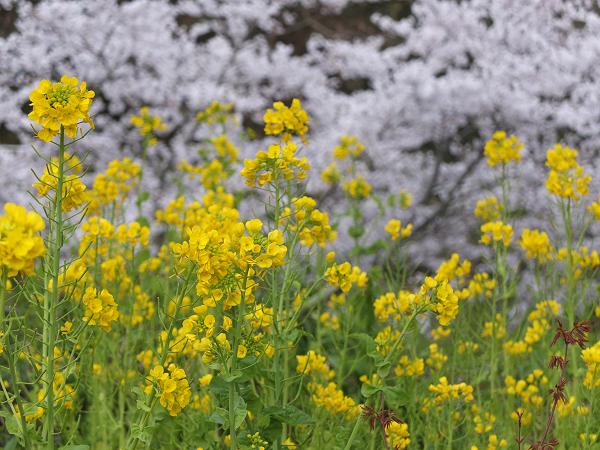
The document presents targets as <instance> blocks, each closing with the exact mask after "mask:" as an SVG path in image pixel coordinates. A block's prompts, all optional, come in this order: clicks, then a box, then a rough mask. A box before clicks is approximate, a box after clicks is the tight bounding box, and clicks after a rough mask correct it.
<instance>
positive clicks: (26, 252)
mask: <svg viewBox="0 0 600 450" xmlns="http://www.w3.org/2000/svg"><path fill="white" fill-rule="evenodd" d="M45 227H46V224H45V223H44V220H43V219H42V217H41V216H40V215H39V214H37V213H35V212H33V211H27V210H26V209H25V208H24V207H23V206H19V205H15V204H14V203H6V204H5V205H4V214H3V215H1V216H0V272H1V271H2V270H6V271H7V275H8V276H10V277H12V276H15V275H16V274H18V273H24V274H26V275H29V274H31V273H32V272H33V268H34V262H35V260H36V258H39V257H40V256H42V255H44V253H45V252H46V247H45V245H44V240H43V238H42V237H41V236H39V235H38V233H39V232H40V231H42V230H43V229H44V228H45ZM2 289H4V286H2Z"/></svg>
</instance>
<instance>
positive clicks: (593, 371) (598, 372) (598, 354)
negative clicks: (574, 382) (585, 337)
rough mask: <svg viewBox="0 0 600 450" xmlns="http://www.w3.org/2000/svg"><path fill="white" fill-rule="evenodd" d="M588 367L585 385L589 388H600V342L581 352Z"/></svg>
mask: <svg viewBox="0 0 600 450" xmlns="http://www.w3.org/2000/svg"><path fill="white" fill-rule="evenodd" d="M581 357H582V358H583V362H584V363H585V365H586V367H587V372H586V374H585V380H584V381H583V384H584V385H585V386H586V387H588V388H590V389H591V388H594V387H600V341H599V342H596V343H595V344H594V345H592V346H591V347H589V348H586V349H583V350H582V351H581Z"/></svg>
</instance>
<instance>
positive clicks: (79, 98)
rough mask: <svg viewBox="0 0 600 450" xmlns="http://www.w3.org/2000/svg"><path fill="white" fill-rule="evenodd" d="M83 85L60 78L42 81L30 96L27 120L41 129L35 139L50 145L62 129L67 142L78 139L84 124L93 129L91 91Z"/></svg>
mask: <svg viewBox="0 0 600 450" xmlns="http://www.w3.org/2000/svg"><path fill="white" fill-rule="evenodd" d="M86 87H87V85H86V83H85V82H82V83H81V85H80V84H79V81H78V80H77V78H75V77H68V76H67V75H63V76H62V77H61V79H60V82H55V83H52V82H50V81H49V80H42V81H40V84H39V85H38V87H37V88H36V89H35V90H34V91H33V92H32V93H31V94H30V95H29V100H30V101H31V103H30V106H31V107H32V108H33V110H32V111H31V112H30V113H29V118H30V119H31V120H33V121H34V122H36V123H38V124H39V125H41V126H42V129H41V130H40V131H38V133H37V137H38V138H40V139H42V140H43V141H51V140H52V138H53V137H54V136H56V135H57V134H58V132H59V131H60V127H61V126H62V127H64V129H65V133H66V135H67V136H68V137H70V138H75V137H77V126H78V124H79V123H80V122H82V121H83V122H86V123H87V124H88V125H90V126H91V127H93V123H92V120H91V119H90V116H89V109H90V105H91V104H92V99H93V98H94V91H88V90H87V88H86Z"/></svg>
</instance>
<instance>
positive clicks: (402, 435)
mask: <svg viewBox="0 0 600 450" xmlns="http://www.w3.org/2000/svg"><path fill="white" fill-rule="evenodd" d="M386 433H387V436H388V439H389V444H390V448H393V449H394V450H403V449H405V448H407V447H408V446H409V444H410V433H409V432H408V424H406V423H404V422H402V423H398V422H392V423H390V425H389V426H388V427H387V430H386Z"/></svg>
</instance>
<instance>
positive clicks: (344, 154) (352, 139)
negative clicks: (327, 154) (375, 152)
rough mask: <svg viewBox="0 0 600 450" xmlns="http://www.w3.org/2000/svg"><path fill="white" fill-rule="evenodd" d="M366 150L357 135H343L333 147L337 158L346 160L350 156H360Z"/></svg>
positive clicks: (334, 155)
mask: <svg viewBox="0 0 600 450" xmlns="http://www.w3.org/2000/svg"><path fill="white" fill-rule="evenodd" d="M364 151H365V146H364V144H363V143H362V142H360V141H359V140H358V138H357V137H356V136H346V135H344V136H342V137H341V138H340V142H339V144H338V145H337V146H336V147H335V148H334V149H333V157H334V158H335V159H339V160H344V159H346V158H348V156H350V157H351V158H353V159H354V158H358V157H359V156H360V155H361V154H362V153H363V152H364Z"/></svg>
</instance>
